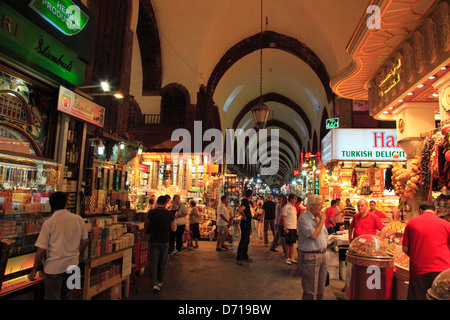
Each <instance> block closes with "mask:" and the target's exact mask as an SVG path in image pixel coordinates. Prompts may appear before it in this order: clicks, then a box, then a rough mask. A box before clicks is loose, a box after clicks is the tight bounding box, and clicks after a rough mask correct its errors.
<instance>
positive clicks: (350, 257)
mask: <svg viewBox="0 0 450 320" xmlns="http://www.w3.org/2000/svg"><path fill="white" fill-rule="evenodd" d="M347 263H348V264H347V266H348V268H349V272H350V276H349V277H348V278H347V279H348V280H347V281H348V282H347V283H346V285H347V286H346V294H347V297H348V298H349V300H391V299H392V288H393V278H394V257H393V255H392V254H391V253H390V252H389V251H388V250H387V242H386V241H384V240H383V239H382V238H380V237H378V236H375V235H362V236H359V237H357V238H356V239H354V240H353V241H352V242H351V243H350V246H349V249H348V251H347ZM374 277H376V279H375V278H374ZM374 281H375V282H374Z"/></svg>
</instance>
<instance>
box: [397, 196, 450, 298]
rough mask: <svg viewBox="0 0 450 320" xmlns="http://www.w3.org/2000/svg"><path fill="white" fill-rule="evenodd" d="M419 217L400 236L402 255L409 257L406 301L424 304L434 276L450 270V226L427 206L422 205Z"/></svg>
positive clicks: (407, 225)
mask: <svg viewBox="0 0 450 320" xmlns="http://www.w3.org/2000/svg"><path fill="white" fill-rule="evenodd" d="M419 213H420V215H419V216H418V217H415V218H413V219H411V220H410V221H409V222H408V223H407V224H406V227H405V232H404V234H403V243H402V244H403V251H404V252H405V253H406V254H407V255H408V256H409V286H408V300H426V292H427V290H428V289H429V288H430V287H431V285H432V283H433V281H434V279H435V278H436V276H437V275H438V274H439V273H440V272H442V271H444V270H447V269H448V268H450V248H449V247H450V222H448V221H445V220H444V219H441V218H439V217H438V216H436V208H435V206H434V205H433V204H432V203H430V202H422V203H421V204H420V206H419Z"/></svg>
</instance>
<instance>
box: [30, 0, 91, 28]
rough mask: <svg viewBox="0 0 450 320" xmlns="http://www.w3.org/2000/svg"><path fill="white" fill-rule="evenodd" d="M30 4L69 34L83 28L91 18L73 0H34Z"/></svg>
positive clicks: (52, 23)
mask: <svg viewBox="0 0 450 320" xmlns="http://www.w3.org/2000/svg"><path fill="white" fill-rule="evenodd" d="M29 6H30V8H31V9H33V10H34V11H36V12H37V13H38V14H39V15H40V16H42V17H43V18H44V19H45V20H47V21H48V22H49V23H50V24H51V25H53V26H54V27H55V28H56V29H58V30H59V31H61V32H62V33H63V34H65V35H67V36H72V35H74V34H77V33H78V32H80V31H81V30H83V28H84V27H85V26H86V24H87V22H88V20H89V17H88V16H87V14H86V13H84V12H83V11H81V9H80V7H79V6H77V5H76V4H74V3H73V2H72V1H71V0H32V1H31V2H30V5H29Z"/></svg>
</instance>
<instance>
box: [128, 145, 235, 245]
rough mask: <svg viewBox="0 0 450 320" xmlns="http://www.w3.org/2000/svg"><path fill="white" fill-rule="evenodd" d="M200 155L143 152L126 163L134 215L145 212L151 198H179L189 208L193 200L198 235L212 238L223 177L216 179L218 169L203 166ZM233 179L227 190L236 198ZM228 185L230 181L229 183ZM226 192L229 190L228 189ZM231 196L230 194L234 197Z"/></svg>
mask: <svg viewBox="0 0 450 320" xmlns="http://www.w3.org/2000/svg"><path fill="white" fill-rule="evenodd" d="M204 161H205V160H204V158H203V155H202V154H198V155H197V154H193V155H191V156H189V157H183V158H181V157H179V156H175V155H172V153H169V152H143V153H141V154H138V155H136V156H135V157H134V158H133V159H131V160H130V161H129V162H128V163H127V168H128V169H127V170H128V173H129V175H130V177H131V179H130V183H129V201H130V206H131V208H133V209H135V210H137V212H146V211H147V204H148V200H149V198H150V196H152V195H154V196H156V198H158V196H161V195H169V196H170V197H171V198H173V196H174V195H179V196H180V198H181V202H182V203H184V204H185V205H186V206H187V207H188V208H189V201H190V200H191V199H193V200H195V202H196V206H197V208H198V210H199V212H200V214H201V216H202V220H201V222H200V235H201V237H202V238H207V239H210V238H213V237H214V236H215V235H214V231H215V225H216V220H217V218H216V209H217V206H218V204H219V194H220V192H221V189H223V188H224V185H223V181H224V177H223V176H221V175H219V172H218V167H219V166H218V165H215V164H211V165H208V164H205V163H204ZM235 180H236V178H235V177H234V184H233V185H229V186H230V188H231V189H230V190H231V191H233V190H234V191H233V192H234V193H236V194H237V188H236V181H235ZM229 182H230V183H231V180H229ZM227 188H228V186H227ZM234 193H233V194H234Z"/></svg>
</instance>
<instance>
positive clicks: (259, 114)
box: [252, 0, 270, 129]
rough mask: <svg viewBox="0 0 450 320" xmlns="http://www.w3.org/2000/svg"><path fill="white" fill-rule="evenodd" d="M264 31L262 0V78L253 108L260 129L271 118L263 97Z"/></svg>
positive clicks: (254, 118) (254, 117)
mask: <svg viewBox="0 0 450 320" xmlns="http://www.w3.org/2000/svg"><path fill="white" fill-rule="evenodd" d="M262 32H263V0H261V33H260V80H259V102H258V103H257V104H256V106H254V107H253V108H252V115H253V120H254V121H255V125H256V126H257V127H258V129H264V128H265V126H266V124H267V120H268V119H269V114H270V108H269V107H268V106H266V105H265V104H264V102H263V98H262V65H263V58H262V51H263V43H262V35H263V34H262Z"/></svg>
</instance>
